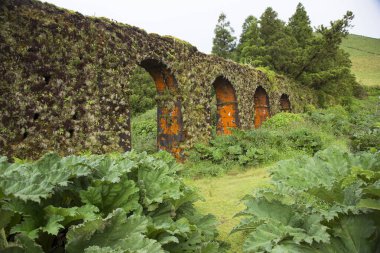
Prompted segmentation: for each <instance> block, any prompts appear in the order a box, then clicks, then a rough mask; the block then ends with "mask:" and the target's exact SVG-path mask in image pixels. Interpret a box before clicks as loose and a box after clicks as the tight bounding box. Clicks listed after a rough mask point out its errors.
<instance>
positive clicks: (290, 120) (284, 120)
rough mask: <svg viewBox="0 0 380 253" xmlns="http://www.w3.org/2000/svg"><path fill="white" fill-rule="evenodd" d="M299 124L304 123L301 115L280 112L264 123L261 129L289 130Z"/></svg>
mask: <svg viewBox="0 0 380 253" xmlns="http://www.w3.org/2000/svg"><path fill="white" fill-rule="evenodd" d="M300 123H304V119H303V117H302V115H301V114H295V113H288V112H280V113H277V114H275V115H274V116H273V117H271V118H269V119H268V120H266V121H264V123H263V127H265V128H270V129H279V128H289V127H291V126H293V125H295V124H300Z"/></svg>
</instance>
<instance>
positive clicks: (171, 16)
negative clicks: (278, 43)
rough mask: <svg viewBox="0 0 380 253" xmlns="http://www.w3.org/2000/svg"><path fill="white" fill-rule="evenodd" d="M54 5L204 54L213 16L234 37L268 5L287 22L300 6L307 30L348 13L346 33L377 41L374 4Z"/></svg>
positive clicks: (79, 0) (247, 0)
mask: <svg viewBox="0 0 380 253" xmlns="http://www.w3.org/2000/svg"><path fill="white" fill-rule="evenodd" d="M46 2H50V3H53V4H55V5H57V6H60V7H63V8H66V9H70V10H75V11H78V12H80V13H82V14H85V15H89V16H102V17H107V18H110V19H114V20H117V21H119V22H122V23H127V24H130V25H134V26H137V27H140V28H143V29H144V30H146V31H147V32H150V33H158V34H161V35H172V36H175V37H178V38H180V39H183V40H186V41H188V42H190V43H191V44H193V45H194V46H196V47H197V48H198V50H199V51H202V52H205V53H209V52H210V51H211V47H212V38H213V36H214V28H215V25H216V23H217V19H218V16H219V14H220V13H221V12H224V13H226V15H227V19H228V20H229V21H230V22H231V26H232V27H233V28H234V29H235V36H237V37H239V35H240V32H241V26H242V24H243V22H244V20H245V18H246V17H247V16H248V15H253V16H255V17H260V15H261V14H262V13H263V12H264V10H265V8H266V7H268V6H271V7H272V8H273V9H274V10H275V11H277V12H278V14H279V17H280V18H281V19H282V20H284V21H287V20H288V19H289V17H290V16H291V15H292V14H293V13H294V11H295V9H296V6H297V4H298V2H302V4H303V5H304V6H305V8H306V11H307V12H308V14H309V17H310V20H311V23H312V26H314V27H315V26H318V25H320V24H324V25H328V24H329V21H330V20H335V19H339V18H341V17H343V15H344V14H345V13H346V11H347V10H350V11H352V12H353V13H354V15H355V18H354V21H353V25H354V27H353V28H352V29H351V30H350V32H351V33H354V34H360V35H365V36H369V37H373V38H380V0H304V1H300V0H107V1H105V0H47V1H46Z"/></svg>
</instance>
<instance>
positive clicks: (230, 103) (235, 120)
mask: <svg viewBox="0 0 380 253" xmlns="http://www.w3.org/2000/svg"><path fill="white" fill-rule="evenodd" d="M213 86H214V89H215V94H216V103H217V124H216V132H217V134H231V133H232V132H231V128H238V127H239V126H240V122H239V110H238V103H237V99H236V94H235V90H234V88H233V86H232V84H231V83H230V81H228V80H227V79H226V78H224V77H222V76H219V77H217V78H216V79H215V81H214V83H213Z"/></svg>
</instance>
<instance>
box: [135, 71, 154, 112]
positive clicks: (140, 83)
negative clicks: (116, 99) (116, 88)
mask: <svg viewBox="0 0 380 253" xmlns="http://www.w3.org/2000/svg"><path fill="white" fill-rule="evenodd" d="M129 85H130V86H129V87H130V89H131V95H130V96H129V103H130V105H131V114H132V117H134V116H136V115H138V114H141V113H144V112H146V111H147V110H150V109H152V108H153V107H155V106H156V100H155V97H156V93H157V91H156V85H155V84H154V81H153V79H152V77H151V76H150V75H149V73H148V72H147V71H146V70H145V69H143V68H141V67H137V68H136V70H135V71H134V72H133V73H132V74H131V77H130V79H129Z"/></svg>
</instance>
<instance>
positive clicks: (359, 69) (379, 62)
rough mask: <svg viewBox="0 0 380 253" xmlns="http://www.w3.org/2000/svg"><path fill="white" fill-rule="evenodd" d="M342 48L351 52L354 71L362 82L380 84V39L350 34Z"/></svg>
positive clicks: (372, 84)
mask: <svg viewBox="0 0 380 253" xmlns="http://www.w3.org/2000/svg"><path fill="white" fill-rule="evenodd" d="M342 48H343V49H344V50H345V51H346V52H348V53H349V54H350V58H351V61H352V71H353V73H354V74H355V75H356V77H357V80H358V81H359V82H360V83H361V84H363V85H365V86H375V85H376V86H377V85H380V39H374V38H369V37H365V36H361V35H355V34H350V35H349V36H348V37H347V38H346V39H345V40H344V41H343V43H342Z"/></svg>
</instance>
